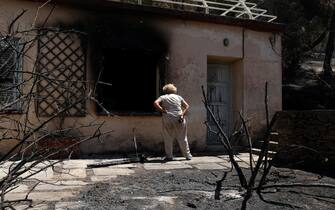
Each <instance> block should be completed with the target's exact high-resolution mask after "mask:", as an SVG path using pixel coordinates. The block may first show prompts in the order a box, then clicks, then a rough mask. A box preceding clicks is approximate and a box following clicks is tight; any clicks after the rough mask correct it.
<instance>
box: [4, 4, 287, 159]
mask: <svg viewBox="0 0 335 210" xmlns="http://www.w3.org/2000/svg"><path fill="white" fill-rule="evenodd" d="M39 5H40V4H39V3H32V2H25V1H23V2H22V1H13V0H11V1H0V12H1V18H0V30H1V31H5V30H6V29H7V27H8V23H9V22H10V20H11V19H13V17H15V14H17V13H18V11H19V10H20V9H21V8H22V9H28V12H27V13H26V14H25V15H24V18H23V19H22V21H21V22H20V27H21V28H29V26H31V25H32V24H33V22H34V19H35V15H36V11H37V7H38V6H39ZM50 8H51V7H50V6H46V7H44V8H42V9H41V10H40V11H39V16H38V17H37V23H36V24H38V23H39V22H40V21H42V20H44V18H45V17H46V15H47V14H48V11H50ZM94 15H96V14H94V13H91V12H86V11H84V10H76V9H72V8H66V7H59V6H57V7H56V8H55V11H54V13H53V15H52V16H51V17H50V20H49V21H48V24H49V25H51V26H52V25H53V24H58V23H64V24H70V23H71V22H78V21H79V22H85V21H86V20H89V19H90V18H94ZM112 16H113V15H112ZM136 20H140V21H142V22H147V23H150V24H151V25H154V26H155V27H157V29H159V30H161V31H162V32H163V33H164V35H165V36H166V37H167V40H168V62H167V64H168V70H167V78H166V81H167V82H172V83H175V84H176V85H177V87H178V90H179V94H180V95H182V96H183V97H184V98H185V99H186V100H187V101H188V102H189V104H190V106H191V109H190V111H189V114H188V116H187V118H188V134H189V141H190V145H191V148H192V149H193V150H199V151H203V150H206V148H207V145H206V126H205V125H204V122H205V121H206V111H205V108H204V106H203V104H202V93H201V85H204V86H205V87H206V83H207V64H208V62H223V63H230V64H231V66H232V71H233V90H232V91H233V102H232V103H233V112H234V113H233V115H234V116H236V114H237V113H238V112H239V111H240V110H242V111H243V112H244V113H245V114H246V115H247V116H248V117H249V118H251V127H252V131H253V133H255V134H256V133H257V132H258V131H259V130H260V129H261V128H262V127H263V126H264V124H265V119H264V116H265V114H264V102H263V101H264V84H265V81H268V82H269V98H270V110H271V113H274V112H275V111H279V110H281V109H282V93H281V37H280V34H273V33H270V32H259V31H252V30H249V29H245V28H243V27H237V26H226V25H222V24H214V23H205V22H198V21H189V20H188V21H186V20H181V19H173V18H145V17H141V16H137V17H136ZM225 38H227V39H229V46H227V47H225V46H224V45H223V39H225ZM270 40H272V41H270ZM271 43H272V44H271ZM88 53H91V52H90V50H89V51H88ZM29 55H30V57H31V58H32V59H30V60H29V59H26V60H25V63H24V69H25V70H26V71H31V70H32V68H33V65H34V62H35V61H34V58H36V46H35V47H34V48H33V49H31V50H30V51H29ZM87 62H88V65H87V67H88V69H87V75H88V80H90V79H92V78H91V72H92V71H94V69H90V66H91V65H90V61H89V60H88V61H87ZM87 109H88V110H89V111H90V112H91V113H92V114H93V115H91V116H89V115H87V116H86V117H81V118H68V119H66V120H65V124H66V125H69V126H70V125H73V124H74V123H82V124H85V123H87V122H90V121H92V120H95V119H96V120H97V121H98V122H101V121H105V125H104V127H103V130H104V131H113V132H111V133H110V134H108V135H107V136H105V137H104V138H103V141H102V142H100V141H90V142H86V143H84V144H82V145H81V150H82V153H86V154H89V153H108V152H113V151H114V152H121V151H128V150H131V149H132V148H133V143H132V138H133V129H135V131H136V136H137V139H138V141H140V142H141V143H142V145H143V146H144V147H145V148H147V149H150V150H156V151H157V150H162V149H163V146H162V145H163V140H162V131H161V119H160V117H159V116H113V117H107V116H97V115H96V113H95V108H94V103H93V102H88V103H87ZM16 117H17V118H20V116H19V115H18V116H16ZM30 118H31V120H32V121H33V122H36V123H38V121H37V119H36V118H35V113H34V112H32V113H31V117H30ZM235 118H236V117H235ZM49 129H52V125H49ZM85 132H90V130H83V133H85ZM0 148H4V147H2V146H1V145H0Z"/></svg>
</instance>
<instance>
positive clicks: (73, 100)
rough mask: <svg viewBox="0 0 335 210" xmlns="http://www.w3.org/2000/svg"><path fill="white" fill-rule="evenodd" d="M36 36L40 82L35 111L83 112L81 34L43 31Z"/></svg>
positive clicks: (50, 113) (69, 114)
mask: <svg viewBox="0 0 335 210" xmlns="http://www.w3.org/2000/svg"><path fill="white" fill-rule="evenodd" d="M41 34H42V35H41V36H40V37H39V39H38V66H37V70H38V73H39V75H40V76H39V81H38V84H37V92H38V97H37V104H36V109H37V114H38V115H39V116H52V115H54V114H56V113H58V112H59V111H61V110H63V109H66V110H67V111H66V113H65V114H64V116H83V115H85V106H86V103H85V100H83V98H84V97H85V74H86V70H85V60H86V57H85V53H84V50H83V47H82V38H81V37H82V35H81V34H79V33H76V32H66V31H44V32H41Z"/></svg>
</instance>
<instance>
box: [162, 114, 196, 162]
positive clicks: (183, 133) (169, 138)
mask: <svg viewBox="0 0 335 210" xmlns="http://www.w3.org/2000/svg"><path fill="white" fill-rule="evenodd" d="M178 120H179V117H176V116H173V115H169V114H163V118H162V121H163V136H164V147H165V154H166V157H167V158H172V157H173V141H174V140H177V142H178V144H179V148H180V151H181V153H182V155H183V156H184V157H185V158H192V155H191V153H190V148H189V146H188V140H187V127H186V120H185V118H184V119H183V121H182V122H179V121H178Z"/></svg>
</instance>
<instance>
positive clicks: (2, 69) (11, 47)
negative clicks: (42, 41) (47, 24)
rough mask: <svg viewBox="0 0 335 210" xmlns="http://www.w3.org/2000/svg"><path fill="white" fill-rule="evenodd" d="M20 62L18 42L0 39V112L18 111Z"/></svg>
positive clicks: (10, 39)
mask: <svg viewBox="0 0 335 210" xmlns="http://www.w3.org/2000/svg"><path fill="white" fill-rule="evenodd" d="M21 62H22V56H21V54H20V47H19V40H18V39H17V38H14V37H0V111H14V110H15V111H19V110H20V108H21V102H20V101H19V100H18V98H19V96H20V85H19V83H20V80H21V73H20V71H21Z"/></svg>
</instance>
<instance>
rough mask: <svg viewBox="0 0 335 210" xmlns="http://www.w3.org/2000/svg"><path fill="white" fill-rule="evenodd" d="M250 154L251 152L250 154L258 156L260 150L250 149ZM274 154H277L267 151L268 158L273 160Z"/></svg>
mask: <svg viewBox="0 0 335 210" xmlns="http://www.w3.org/2000/svg"><path fill="white" fill-rule="evenodd" d="M251 152H252V154H255V155H259V154H260V153H261V149H258V148H252V149H251ZM276 153H277V152H275V151H272V150H269V152H268V156H269V157H270V158H273V157H274V156H275V155H276Z"/></svg>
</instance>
